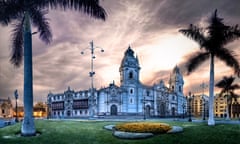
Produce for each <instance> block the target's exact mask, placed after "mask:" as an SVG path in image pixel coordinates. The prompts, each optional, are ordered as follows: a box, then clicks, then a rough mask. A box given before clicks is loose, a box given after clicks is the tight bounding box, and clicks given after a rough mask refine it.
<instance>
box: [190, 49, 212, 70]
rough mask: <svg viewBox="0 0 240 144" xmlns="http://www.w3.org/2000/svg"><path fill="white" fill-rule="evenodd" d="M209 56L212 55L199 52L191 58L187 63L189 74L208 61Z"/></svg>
mask: <svg viewBox="0 0 240 144" xmlns="http://www.w3.org/2000/svg"><path fill="white" fill-rule="evenodd" d="M209 55H210V53H209V52H197V53H194V54H193V55H192V56H190V58H189V59H188V62H187V71H188V74H190V73H191V72H192V71H193V70H195V69H196V68H197V67H198V66H199V65H201V64H202V63H203V62H204V61H206V60H207V59H208V58H209Z"/></svg>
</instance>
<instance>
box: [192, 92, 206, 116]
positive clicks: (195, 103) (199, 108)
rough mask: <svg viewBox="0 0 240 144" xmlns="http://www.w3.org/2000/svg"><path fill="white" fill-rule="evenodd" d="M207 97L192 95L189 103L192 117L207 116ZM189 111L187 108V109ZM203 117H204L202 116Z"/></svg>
mask: <svg viewBox="0 0 240 144" xmlns="http://www.w3.org/2000/svg"><path fill="white" fill-rule="evenodd" d="M208 101H209V97H208V96H206V95H202V94H200V95H194V96H193V97H192V98H191V101H190V107H191V108H190V109H191V113H192V115H193V116H194V117H202V118H203V117H207V116H208V105H209V103H208ZM188 103H189V100H188ZM188 109H189V107H188ZM204 115H205V116H204Z"/></svg>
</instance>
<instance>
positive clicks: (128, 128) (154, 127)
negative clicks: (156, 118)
mask: <svg viewBox="0 0 240 144" xmlns="http://www.w3.org/2000/svg"><path fill="white" fill-rule="evenodd" d="M115 128H116V130H118V131H125V132H138V133H147V132H150V133H154V134H158V133H165V132H167V131H168V130H170V129H171V126H170V125H168V124H165V123H157V122H130V123H122V124H118V125H116V126H115Z"/></svg>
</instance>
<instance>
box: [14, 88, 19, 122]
mask: <svg viewBox="0 0 240 144" xmlns="http://www.w3.org/2000/svg"><path fill="white" fill-rule="evenodd" d="M14 96H15V99H16V119H15V122H18V108H17V99H18V91H17V90H15V91H14Z"/></svg>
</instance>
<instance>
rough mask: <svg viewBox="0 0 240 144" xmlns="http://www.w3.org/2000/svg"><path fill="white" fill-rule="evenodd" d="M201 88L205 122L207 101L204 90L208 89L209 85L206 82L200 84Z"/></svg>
mask: <svg viewBox="0 0 240 144" xmlns="http://www.w3.org/2000/svg"><path fill="white" fill-rule="evenodd" d="M200 87H201V88H202V99H203V120H205V99H204V89H205V88H207V87H208V85H207V84H205V83H204V82H203V83H202V84H200Z"/></svg>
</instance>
